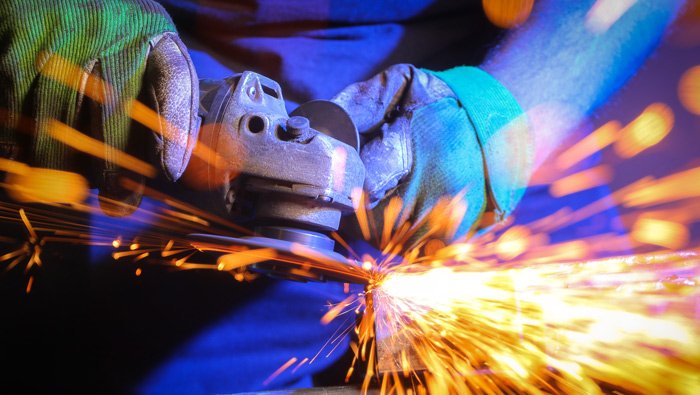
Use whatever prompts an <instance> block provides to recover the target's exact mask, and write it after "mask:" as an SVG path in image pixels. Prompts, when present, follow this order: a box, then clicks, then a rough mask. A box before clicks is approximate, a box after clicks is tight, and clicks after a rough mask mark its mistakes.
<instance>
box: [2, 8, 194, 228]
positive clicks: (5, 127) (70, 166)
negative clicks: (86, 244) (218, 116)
mask: <svg viewBox="0 0 700 395" xmlns="http://www.w3.org/2000/svg"><path fill="white" fill-rule="evenodd" d="M197 84H198V79H197V75H196V72H195V70H194V67H193V65H192V62H191V60H190V58H189V55H188V54H187V50H186V48H185V46H184V45H183V43H182V42H181V41H180V39H179V38H178V36H177V33H176V30H175V27H174V25H173V23H172V21H171V19H170V17H169V16H168V15H167V13H166V12H165V10H164V9H163V8H162V7H161V6H160V5H159V4H157V3H156V2H154V1H151V0H4V1H3V2H2V3H0V87H2V89H0V147H2V149H1V150H0V151H2V152H0V154H1V155H3V156H4V157H5V158H9V159H14V160H18V161H22V162H25V163H28V164H29V165H31V166H34V167H39V168H51V169H60V170H66V171H71V172H77V173H80V174H82V175H83V176H85V177H87V178H88V179H89V180H90V181H91V184H92V186H96V187H97V188H98V189H99V195H100V198H101V199H100V202H101V205H102V207H103V209H106V211H107V213H108V214H113V215H124V214H127V213H128V212H130V211H131V210H132V209H134V208H135V207H136V206H137V205H138V203H139V201H140V198H141V193H140V191H139V189H138V188H136V189H133V188H131V189H129V190H127V189H124V188H122V184H121V183H120V179H121V176H122V175H125V174H129V176H130V177H132V178H135V179H136V180H137V181H140V183H142V182H143V177H144V176H146V177H153V176H154V175H155V174H153V173H154V171H155V172H157V169H156V167H151V170H152V171H148V168H147V167H146V168H144V169H142V171H140V172H139V169H136V170H135V171H127V170H126V167H127V166H120V165H119V164H122V165H123V164H124V163H125V161H124V158H125V156H124V155H123V154H122V152H126V153H128V154H132V157H133V156H136V159H145V160H149V159H150V160H151V161H156V162H160V163H159V166H157V167H160V168H162V170H163V172H164V173H165V175H166V176H167V177H168V178H170V179H171V180H176V179H177V178H178V177H180V175H181V174H182V172H183V171H184V169H185V167H186V165H187V162H188V160H189V157H190V154H191V152H192V148H193V146H194V145H195V143H196V141H197V136H196V134H197V131H198V128H199V124H198V117H197V106H198V105H199V91H198V88H197V86H198V85H197ZM136 98H139V99H140V101H141V102H146V103H148V104H149V106H150V107H153V108H155V110H156V112H157V114H159V115H160V116H157V115H156V116H153V113H152V112H149V111H147V110H144V108H143V107H141V106H139V103H136V104H134V102H133V100H134V99H136ZM131 118H137V119H139V120H140V123H141V124H146V125H148V127H149V128H150V129H152V130H153V132H155V133H153V136H154V137H155V139H154V138H152V137H151V133H150V132H148V131H147V130H145V129H143V128H142V126H141V125H140V124H137V123H136V122H134V121H133V120H132V119H131ZM55 121H59V122H61V123H62V124H64V125H67V126H69V127H71V128H74V129H78V130H80V131H82V132H84V133H85V134H86V135H88V137H90V138H93V139H95V140H97V147H96V148H95V144H94V143H95V141H94V140H85V139H81V138H78V139H70V141H68V143H69V144H65V143H62V142H59V140H61V136H63V137H66V136H68V134H67V133H70V132H71V130H70V129H67V128H63V129H62V128H60V127H59V128H56V125H57V123H56V122H55ZM139 127H141V129H139ZM52 132H53V136H52ZM57 133H58V134H57ZM144 135H147V138H145V137H144ZM57 136H58V138H57ZM66 138H67V137H66ZM76 141H77V142H80V141H87V143H85V144H83V145H82V146H81V147H78V148H76V147H71V146H70V145H71V143H73V142H76ZM99 142H104V146H102V145H100V144H99ZM146 145H150V147H151V148H152V150H151V152H143V151H144V146H146ZM95 150H97V152H95ZM78 151H83V152H87V153H88V154H89V155H90V158H91V159H89V162H88V163H89V165H86V164H85V163H86V162H85V154H84V153H78ZM149 156H150V157H149ZM95 158H100V159H95ZM132 163H133V161H132ZM137 164H138V163H137ZM135 167H138V166H136V165H135ZM131 170H134V166H132V168H131ZM139 173H140V174H139ZM140 183H136V184H137V185H139V184H140ZM119 202H121V203H126V204H121V203H120V204H118V203H119Z"/></svg>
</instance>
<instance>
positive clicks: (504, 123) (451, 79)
mask: <svg viewBox="0 0 700 395" xmlns="http://www.w3.org/2000/svg"><path fill="white" fill-rule="evenodd" d="M424 71H426V72H428V73H431V74H433V75H435V76H436V77H438V78H440V79H441V80H442V81H444V82H445V83H446V84H447V86H449V87H450V88H451V89H452V91H453V92H454V93H455V95H456V96H457V98H458V99H459V101H460V104H461V106H462V108H464V110H465V111H466V113H467V115H468V117H469V120H470V121H471V123H472V126H473V127H474V129H475V130H476V134H477V138H478V140H479V144H480V145H481V150H482V152H483V155H484V164H485V170H486V180H487V181H486V184H487V188H486V189H487V191H488V193H489V198H490V200H491V203H492V204H493V205H494V211H495V216H496V218H495V219H496V221H499V220H501V219H503V218H504V217H505V216H507V215H508V214H510V213H511V212H512V211H513V209H515V206H516V205H517V204H518V202H519V201H520V199H521V198H522V196H523V194H524V193H525V188H526V186H527V182H528V179H529V177H530V173H531V167H532V156H533V155H532V153H533V141H532V139H531V138H530V133H529V131H528V122H527V116H526V115H525V112H524V111H523V109H522V108H521V107H520V105H519V104H518V102H517V101H516V100H515V98H514V97H513V95H511V93H510V92H509V91H508V90H507V89H506V88H505V87H504V86H503V85H501V83H500V82H498V81H497V80H496V79H495V78H493V77H492V76H491V75H489V74H488V73H486V72H485V71H483V70H481V69H479V68H476V67H468V66H459V67H455V68H453V69H449V70H445V71H439V72H435V71H430V70H424Z"/></svg>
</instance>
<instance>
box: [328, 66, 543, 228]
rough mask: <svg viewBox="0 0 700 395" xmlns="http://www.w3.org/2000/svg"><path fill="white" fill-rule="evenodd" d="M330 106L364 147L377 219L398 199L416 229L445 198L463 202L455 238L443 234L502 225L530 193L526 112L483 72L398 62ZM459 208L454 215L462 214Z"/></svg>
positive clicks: (348, 90)
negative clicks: (339, 112) (527, 188)
mask: <svg viewBox="0 0 700 395" xmlns="http://www.w3.org/2000/svg"><path fill="white" fill-rule="evenodd" d="M332 100H333V101H334V102H336V103H337V104H339V105H340V106H342V107H343V108H345V110H346V111H347V112H348V114H349V115H350V117H351V118H352V119H353V121H354V122H355V124H356V126H357V128H358V130H359V132H360V135H361V138H362V140H363V142H364V143H363V144H362V147H361V150H360V157H361V158H362V161H363V163H364V165H365V168H366V178H365V185H364V188H365V194H366V196H367V203H368V207H369V208H370V209H372V210H373V212H372V214H373V215H374V217H375V218H376V219H377V221H378V222H382V221H383V214H384V213H385V211H384V210H385V208H386V206H387V204H388V201H389V200H390V199H389V198H391V197H393V196H398V197H400V198H401V199H402V203H403V209H402V213H403V214H406V215H404V219H406V220H409V221H410V222H412V223H415V222H416V221H418V220H419V219H420V218H425V217H424V216H425V215H426V214H428V212H429V211H430V209H431V208H433V207H434V206H435V205H436V204H437V203H438V201H439V200H440V199H441V198H443V197H445V198H447V199H449V200H448V201H450V200H451V203H450V204H452V203H454V199H455V197H456V198H457V200H459V201H461V204H462V205H461V207H464V205H466V210H462V211H463V213H464V215H463V216H462V217H461V218H458V219H457V224H456V226H454V227H453V232H452V234H444V235H442V237H443V238H447V239H454V238H459V237H462V236H465V235H467V234H468V233H469V231H470V230H474V229H477V228H478V227H480V226H481V227H483V226H487V225H489V224H491V223H493V222H494V221H500V220H502V219H503V218H505V217H506V216H507V215H508V214H509V213H510V212H512V210H513V209H514V208H515V206H516V204H517V203H518V201H519V200H520V198H521V197H522V195H523V193H524V188H525V186H526V184H527V179H528V176H529V174H530V166H531V156H532V142H531V140H530V138H529V133H528V130H527V122H526V119H525V116H524V114H523V111H522V110H521V108H520V107H519V105H518V104H517V102H516V101H515V99H514V98H513V97H512V96H511V95H510V93H509V92H508V91H507V90H506V89H505V88H504V87H503V86H502V85H501V84H500V83H498V81H496V80H495V79H493V78H492V77H491V76H490V75H488V74H487V73H485V72H484V71H482V70H480V69H478V68H474V67H457V68H454V69H451V70H447V71H444V72H437V73H436V72H430V71H427V70H421V69H417V68H416V67H414V66H411V65H406V64H399V65H395V66H391V67H389V68H388V69H386V70H384V71H383V72H381V73H379V74H377V75H376V76H374V77H372V78H370V79H369V80H367V81H364V82H360V83H356V84H353V85H350V86H348V87H347V88H345V89H344V90H343V91H342V92H341V93H339V94H338V95H337V96H336V97H335V98H333V99H332ZM459 206H460V205H454V206H453V207H455V210H453V211H451V212H449V214H455V215H461V214H462V213H461V212H459V210H458V209H456V207H459ZM485 212H488V213H490V214H491V215H489V216H488V220H486V217H485V216H484V213H485ZM379 229H382V228H381V227H380V228H379Z"/></svg>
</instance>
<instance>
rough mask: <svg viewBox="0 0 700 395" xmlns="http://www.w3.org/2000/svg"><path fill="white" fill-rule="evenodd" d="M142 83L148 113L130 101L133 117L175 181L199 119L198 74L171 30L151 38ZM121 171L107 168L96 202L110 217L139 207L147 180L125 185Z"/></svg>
mask: <svg viewBox="0 0 700 395" xmlns="http://www.w3.org/2000/svg"><path fill="white" fill-rule="evenodd" d="M150 45H151V50H150V52H149V55H148V59H147V62H146V69H145V74H144V85H143V87H142V89H141V94H140V95H139V98H140V99H141V100H142V101H143V102H144V103H145V104H146V105H147V107H150V109H151V110H152V111H149V110H148V109H146V107H143V106H141V105H140V103H132V106H131V116H132V117H133V118H134V119H136V120H138V121H139V122H140V123H142V124H145V125H146V126H147V127H148V128H150V129H151V130H152V131H153V137H154V140H155V150H154V151H155V152H154V155H155V157H156V158H155V160H154V162H158V163H160V165H161V168H162V169H163V171H164V173H165V176H166V177H167V178H168V179H170V180H171V181H176V180H177V179H178V178H180V176H181V175H182V173H183V172H184V170H185V168H186V167H187V163H188V162H189V159H190V156H191V154H192V150H193V148H194V146H195V144H196V142H197V135H198V132H199V124H200V118H199V117H198V115H197V109H198V106H199V88H198V78H197V73H196V71H195V69H194V66H193V64H192V61H191V59H190V57H189V55H188V53H187V49H186V48H185V45H184V44H183V43H182V41H181V40H180V38H179V37H178V36H177V35H176V34H174V33H164V34H162V35H160V36H158V37H155V38H154V39H153V40H151V42H150ZM123 173H124V172H123V171H121V170H117V171H111V172H105V180H104V183H103V184H102V186H101V187H100V198H101V199H100V204H101V207H102V208H103V210H104V211H105V212H107V213H109V214H110V215H115V216H124V215H127V214H129V213H131V212H133V210H135V208H136V207H137V206H138V205H139V203H140V200H141V197H142V194H143V186H144V184H145V178H144V177H143V176H140V175H135V174H129V178H131V179H132V181H133V179H136V182H135V183H134V182H130V183H129V185H128V187H125V186H124V183H123V182H122V181H120V179H121V178H122V177H123V176H124V174H123Z"/></svg>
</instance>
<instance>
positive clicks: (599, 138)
mask: <svg viewBox="0 0 700 395" xmlns="http://www.w3.org/2000/svg"><path fill="white" fill-rule="evenodd" d="M621 128H622V125H621V124H620V122H618V121H610V122H608V123H606V124H605V125H603V126H601V127H599V128H598V129H596V130H595V131H593V132H592V133H591V134H589V135H588V136H586V137H584V138H583V139H582V140H581V141H579V142H577V143H576V144H574V145H573V146H571V147H569V148H568V149H567V150H566V151H564V152H563V153H562V154H561V155H559V156H558V157H557V167H558V168H559V169H561V170H566V169H568V168H570V167H572V166H573V165H575V164H576V163H579V162H581V161H582V160H584V159H586V158H588V157H589V156H591V155H593V154H595V153H596V152H598V151H601V150H602V149H603V148H606V147H607V146H609V145H610V144H612V143H614V142H615V140H616V139H617V134H618V133H619V131H620V129H621Z"/></svg>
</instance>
